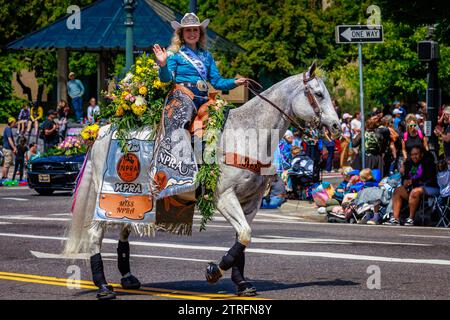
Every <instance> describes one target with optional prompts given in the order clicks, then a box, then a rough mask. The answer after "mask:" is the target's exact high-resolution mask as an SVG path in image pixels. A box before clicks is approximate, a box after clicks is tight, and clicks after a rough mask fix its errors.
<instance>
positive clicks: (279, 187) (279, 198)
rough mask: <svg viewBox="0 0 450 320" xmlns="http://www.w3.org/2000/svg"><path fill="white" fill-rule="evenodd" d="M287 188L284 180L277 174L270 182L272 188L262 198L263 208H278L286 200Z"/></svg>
mask: <svg viewBox="0 0 450 320" xmlns="http://www.w3.org/2000/svg"><path fill="white" fill-rule="evenodd" d="M286 201H287V200H286V189H285V187H284V182H283V180H281V178H280V177H279V176H278V175H277V174H276V175H275V176H274V177H273V178H272V179H271V182H270V189H269V191H268V192H267V195H266V196H265V197H264V198H263V199H262V205H261V209H276V208H279V207H281V205H282V204H283V203H284V202H286Z"/></svg>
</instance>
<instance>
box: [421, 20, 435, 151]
mask: <svg viewBox="0 0 450 320" xmlns="http://www.w3.org/2000/svg"><path fill="white" fill-rule="evenodd" d="M435 27H436V26H435V25H434V26H429V27H428V34H427V39H426V40H423V41H419V43H418V44H417V54H418V57H419V60H420V61H424V62H427V63H428V75H427V83H428V88H427V99H426V100H427V114H428V118H427V121H426V123H425V135H426V136H428V137H429V139H430V151H432V152H433V153H434V156H435V157H436V158H437V156H438V155H439V146H438V140H437V137H436V135H435V134H434V133H433V131H434V128H436V125H437V120H438V119H437V118H438V109H439V107H440V104H441V91H440V89H439V82H438V60H439V44H438V43H437V42H436V41H434V40H432V39H433V35H434V31H435V30H436V28H435Z"/></svg>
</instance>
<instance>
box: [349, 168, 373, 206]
mask: <svg viewBox="0 0 450 320" xmlns="http://www.w3.org/2000/svg"><path fill="white" fill-rule="evenodd" d="M349 174H351V173H349ZM350 182H351V183H352V185H351V186H350V187H349V188H348V193H347V194H346V195H345V196H344V199H343V200H342V203H345V202H348V201H351V200H353V199H355V198H356V197H357V195H358V192H359V191H361V190H362V189H364V188H370V187H377V186H378V182H377V181H376V180H375V178H374V176H373V173H372V170H371V169H367V168H366V169H363V170H361V172H360V173H359V180H358V178H357V177H352V178H350Z"/></svg>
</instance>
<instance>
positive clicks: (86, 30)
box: [8, 0, 243, 101]
mask: <svg viewBox="0 0 450 320" xmlns="http://www.w3.org/2000/svg"><path fill="white" fill-rule="evenodd" d="M133 14H134V17H133V20H134V26H133V33H134V42H133V43H134V46H133V50H134V52H136V51H147V52H149V51H150V50H151V47H152V46H153V45H154V44H156V43H159V44H161V45H162V46H167V45H169V44H170V41H171V38H172V34H173V29H172V27H171V25H170V22H171V21H173V20H177V21H180V20H181V18H182V17H183V15H182V14H180V13H178V12H176V11H174V10H172V9H170V8H169V7H167V6H165V5H164V4H162V3H160V2H158V1H156V0H139V1H137V5H136V8H135V10H134V13H133ZM79 18H80V20H79V22H80V24H79V26H76V27H73V26H70V21H71V19H73V17H71V14H67V15H66V16H64V17H61V18H60V19H58V20H56V21H55V22H53V23H51V24H49V25H47V26H45V27H43V28H41V29H39V30H37V31H34V32H32V33H30V34H27V35H25V36H24V37H22V38H20V39H18V40H15V41H13V42H11V43H9V44H8V49H15V50H22V49H31V50H52V49H56V52H57V61H58V79H57V99H58V100H60V99H65V100H66V101H67V80H68V73H69V70H68V52H69V51H82V52H94V53H98V65H97V91H98V92H99V91H100V90H106V89H107V86H108V82H107V75H108V70H107V68H108V67H107V61H108V59H109V55H111V54H112V53H113V52H116V53H117V52H124V51H125V37H126V36H125V34H126V26H125V20H126V13H125V10H124V5H123V1H122V0H98V1H96V2H94V3H93V4H91V5H89V6H87V7H85V8H82V9H81V11H80V12H79ZM207 36H208V46H209V48H210V49H212V50H220V51H241V50H243V49H242V48H241V47H239V46H238V45H236V44H234V43H232V42H230V41H228V40H226V39H225V38H223V37H221V36H220V35H218V34H216V33H215V32H213V31H212V30H210V29H208V30H207ZM98 92H97V93H98Z"/></svg>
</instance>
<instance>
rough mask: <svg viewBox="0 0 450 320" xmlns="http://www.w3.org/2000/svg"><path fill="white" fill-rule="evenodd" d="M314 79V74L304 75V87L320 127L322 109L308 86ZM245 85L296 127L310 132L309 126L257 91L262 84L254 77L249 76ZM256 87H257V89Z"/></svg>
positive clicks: (315, 123) (315, 124)
mask: <svg viewBox="0 0 450 320" xmlns="http://www.w3.org/2000/svg"><path fill="white" fill-rule="evenodd" d="M312 79H314V76H313V77H310V78H306V74H304V75H303V83H304V87H305V88H304V91H305V94H306V97H307V98H308V102H309V103H310V105H311V107H312V108H313V110H314V112H315V113H316V116H315V118H314V119H313V125H314V126H315V127H317V128H318V127H319V125H320V120H321V117H322V111H321V110H320V107H319V104H318V103H317V101H316V99H315V98H314V96H313V94H312V93H311V91H310V90H309V88H308V86H307V83H308V82H309V81H311V80H312ZM245 86H246V87H247V88H248V90H249V91H250V92H251V93H253V94H254V95H255V96H257V97H259V98H261V99H262V100H264V101H265V102H267V103H268V104H270V105H271V106H272V107H274V108H275V109H277V110H278V112H280V113H281V114H282V115H283V116H284V117H285V118H286V119H287V120H289V121H290V122H291V124H292V125H293V126H294V127H296V128H297V129H299V130H300V131H301V132H303V133H305V134H308V133H309V130H308V129H307V128H305V127H304V126H302V125H301V124H300V123H299V122H298V121H297V120H296V119H295V118H293V117H291V116H290V115H288V114H287V113H286V112H284V111H283V110H282V109H281V108H280V107H279V106H277V105H276V104H275V103H273V102H272V101H270V100H269V99H267V98H266V97H263V96H262V95H261V94H260V93H259V92H258V91H257V90H261V89H262V86H261V85H260V84H259V83H258V82H256V81H255V80H253V79H249V78H247V79H246V81H245ZM255 87H257V89H255Z"/></svg>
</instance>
